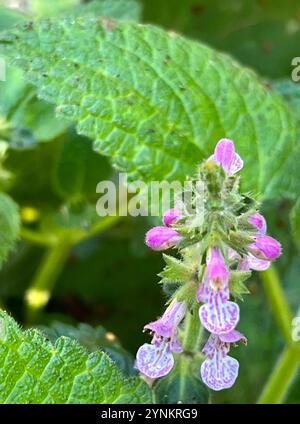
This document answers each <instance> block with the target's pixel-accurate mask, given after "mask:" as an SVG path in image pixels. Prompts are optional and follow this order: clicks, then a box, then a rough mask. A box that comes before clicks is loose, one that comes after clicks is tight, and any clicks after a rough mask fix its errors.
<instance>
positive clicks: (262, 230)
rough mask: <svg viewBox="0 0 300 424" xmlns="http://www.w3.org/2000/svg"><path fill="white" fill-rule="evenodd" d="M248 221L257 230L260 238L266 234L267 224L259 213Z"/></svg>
mask: <svg viewBox="0 0 300 424" xmlns="http://www.w3.org/2000/svg"><path fill="white" fill-rule="evenodd" d="M248 221H249V222H250V224H252V225H254V227H256V228H257V229H258V232H259V235H260V236H264V235H265V234H266V231H267V223H266V220H265V218H264V217H263V216H262V215H261V214H260V213H259V212H257V213H256V214H254V215H252V216H250V217H249V219H248Z"/></svg>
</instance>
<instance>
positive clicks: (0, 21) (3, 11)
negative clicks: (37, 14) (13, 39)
mask: <svg viewBox="0 0 300 424" xmlns="http://www.w3.org/2000/svg"><path fill="white" fill-rule="evenodd" d="M25 20H26V16H25V15H23V14H22V13H20V12H18V11H17V10H12V9H7V8H6V7H3V6H1V5H0V31H4V30H6V29H8V28H11V27H12V26H14V25H16V24H18V23H20V22H22V21H25Z"/></svg>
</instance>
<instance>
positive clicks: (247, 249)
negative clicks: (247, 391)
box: [135, 139, 281, 390]
mask: <svg viewBox="0 0 300 424" xmlns="http://www.w3.org/2000/svg"><path fill="white" fill-rule="evenodd" d="M242 167H243V160H242V159H241V158H240V156H239V155H238V154H237V153H236V151H235V146H234V143H233V141H232V140H229V139H222V140H220V141H219V142H218V143H217V145H216V148H215V151H214V154H213V155H212V156H211V157H210V158H209V160H207V161H204V162H203V163H202V164H201V165H200V166H199V168H198V173H197V174H196V176H195V178H194V179H192V180H191V182H192V188H190V189H189V193H191V198H192V204H191V205H184V207H183V208H181V209H180V210H179V209H177V208H173V209H169V210H167V211H166V213H165V214H164V216H163V223H164V225H163V226H159V227H154V228H152V229H151V230H150V231H148V233H147V235H146V244H147V245H148V246H149V247H151V248H152V249H154V250H165V249H168V248H169V247H176V248H177V250H178V253H179V254H178V257H173V256H167V255H164V259H165V261H166V267H165V268H164V270H163V272H162V273H161V274H159V275H160V276H161V277H162V281H161V282H162V284H163V287H164V291H165V292H166V293H168V294H169V296H170V305H169V307H168V308H167V309H166V311H165V313H164V314H163V315H162V317H161V318H159V319H158V320H157V321H154V322H151V323H149V324H147V325H145V327H144V328H145V329H146V330H150V331H151V333H152V341H151V343H146V344H144V345H142V346H141V347H140V348H139V350H138V352H137V355H136V365H135V366H136V368H137V369H138V370H139V371H140V372H141V373H142V374H144V375H146V376H147V377H149V378H151V379H156V378H159V377H163V376H166V375H167V374H168V373H169V372H170V371H171V370H172V369H173V367H174V363H175V360H177V359H176V358H177V357H178V355H174V353H175V354H180V353H181V352H182V351H183V350H184V349H187V350H188V355H186V356H185V360H187V358H191V360H192V359H193V355H195V354H196V352H195V351H192V352H191V351H190V347H191V346H194V345H193V343H189V342H188V341H189V337H190V334H191V340H192V341H194V340H198V335H199V334H201V332H200V328H201V326H203V327H204V328H205V329H206V330H208V331H209V333H210V336H209V338H208V341H207V342H206V344H205V346H204V349H203V353H204V355H205V356H206V358H205V360H204V361H203V362H202V365H201V369H200V374H201V377H202V380H203V382H204V383H205V384H206V385H207V386H208V387H209V388H211V389H213V390H223V389H228V388H230V387H231V386H232V385H233V384H234V382H235V380H236V378H237V376H238V370H239V364H238V361H237V360H236V359H234V358H232V357H231V356H229V355H228V354H229V350H230V347H231V345H232V344H235V343H237V342H239V341H241V342H244V343H245V344H246V341H247V340H246V338H245V336H243V335H242V334H241V333H239V332H238V331H236V327H237V325H238V323H239V320H240V309H239V306H238V304H237V303H236V302H234V301H233V300H232V299H233V298H234V299H236V298H238V297H239V296H240V293H241V291H240V288H241V287H242V285H243V284H244V280H245V279H246V278H248V276H249V274H250V271H251V270H255V271H262V270H266V269H267V268H268V267H269V266H270V264H271V262H272V261H274V260H275V259H277V258H278V257H279V256H280V254H281V245H280V243H279V242H278V241H277V240H275V239H274V238H272V237H270V236H268V235H267V234H266V232H267V224H266V220H265V218H264V217H263V216H262V215H261V214H260V213H259V210H258V209H259V208H258V206H259V205H258V204H257V202H256V201H255V200H254V199H251V198H250V197H249V196H248V195H243V194H241V193H240V192H239V176H238V175H236V174H237V172H238V171H239V170H241V169H242ZM199 182H200V183H201V184H200V185H199V184H198V183H199ZM199 187H202V188H203V190H202V191H201V192H199V190H198V188H199ZM199 198H200V200H201V201H202V205H204V206H203V207H202V206H201V211H200V212H199V210H196V212H194V214H195V216H191V213H190V212H187V211H190V210H193V208H190V207H189V206H194V205H197V204H198V203H197V202H198V201H199ZM181 211H184V212H181ZM200 213H201V215H200ZM245 271H246V272H245ZM186 314H188V316H189V319H188V320H187V319H184V318H185V316H186ZM198 316H199V319H198ZM191 320H194V321H192V322H193V325H190V323H191ZM179 327H180V331H179ZM181 334H184V344H183V346H182V345H181V342H180V337H181ZM179 358H180V357H178V360H180V359H179ZM196 358H197V356H195V360H196Z"/></svg>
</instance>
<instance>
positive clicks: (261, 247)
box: [248, 236, 281, 261]
mask: <svg viewBox="0 0 300 424" xmlns="http://www.w3.org/2000/svg"><path fill="white" fill-rule="evenodd" d="M248 250H249V252H250V253H252V255H254V256H255V257H256V258H258V259H264V260H266V261H274V260H275V259H277V258H278V256H280V255H281V244H280V243H279V242H278V241H277V240H275V239H274V238H273V237H270V236H263V237H256V239H255V243H252V244H250V245H249V246H248Z"/></svg>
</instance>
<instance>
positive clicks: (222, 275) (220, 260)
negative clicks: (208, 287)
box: [206, 247, 230, 287]
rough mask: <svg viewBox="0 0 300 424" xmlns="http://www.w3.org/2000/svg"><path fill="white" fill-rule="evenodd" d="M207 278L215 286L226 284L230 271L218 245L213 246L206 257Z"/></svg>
mask: <svg viewBox="0 0 300 424" xmlns="http://www.w3.org/2000/svg"><path fill="white" fill-rule="evenodd" d="M206 262H207V278H208V279H209V280H210V281H211V283H212V284H213V285H214V286H215V287H224V286H226V285H227V284H228V281H229V276H230V272H229V271H228V268H227V266H226V263H225V259H224V257H223V255H222V253H221V251H220V249H219V248H218V247H213V248H211V249H210V251H209V255H208V257H207V260H206Z"/></svg>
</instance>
